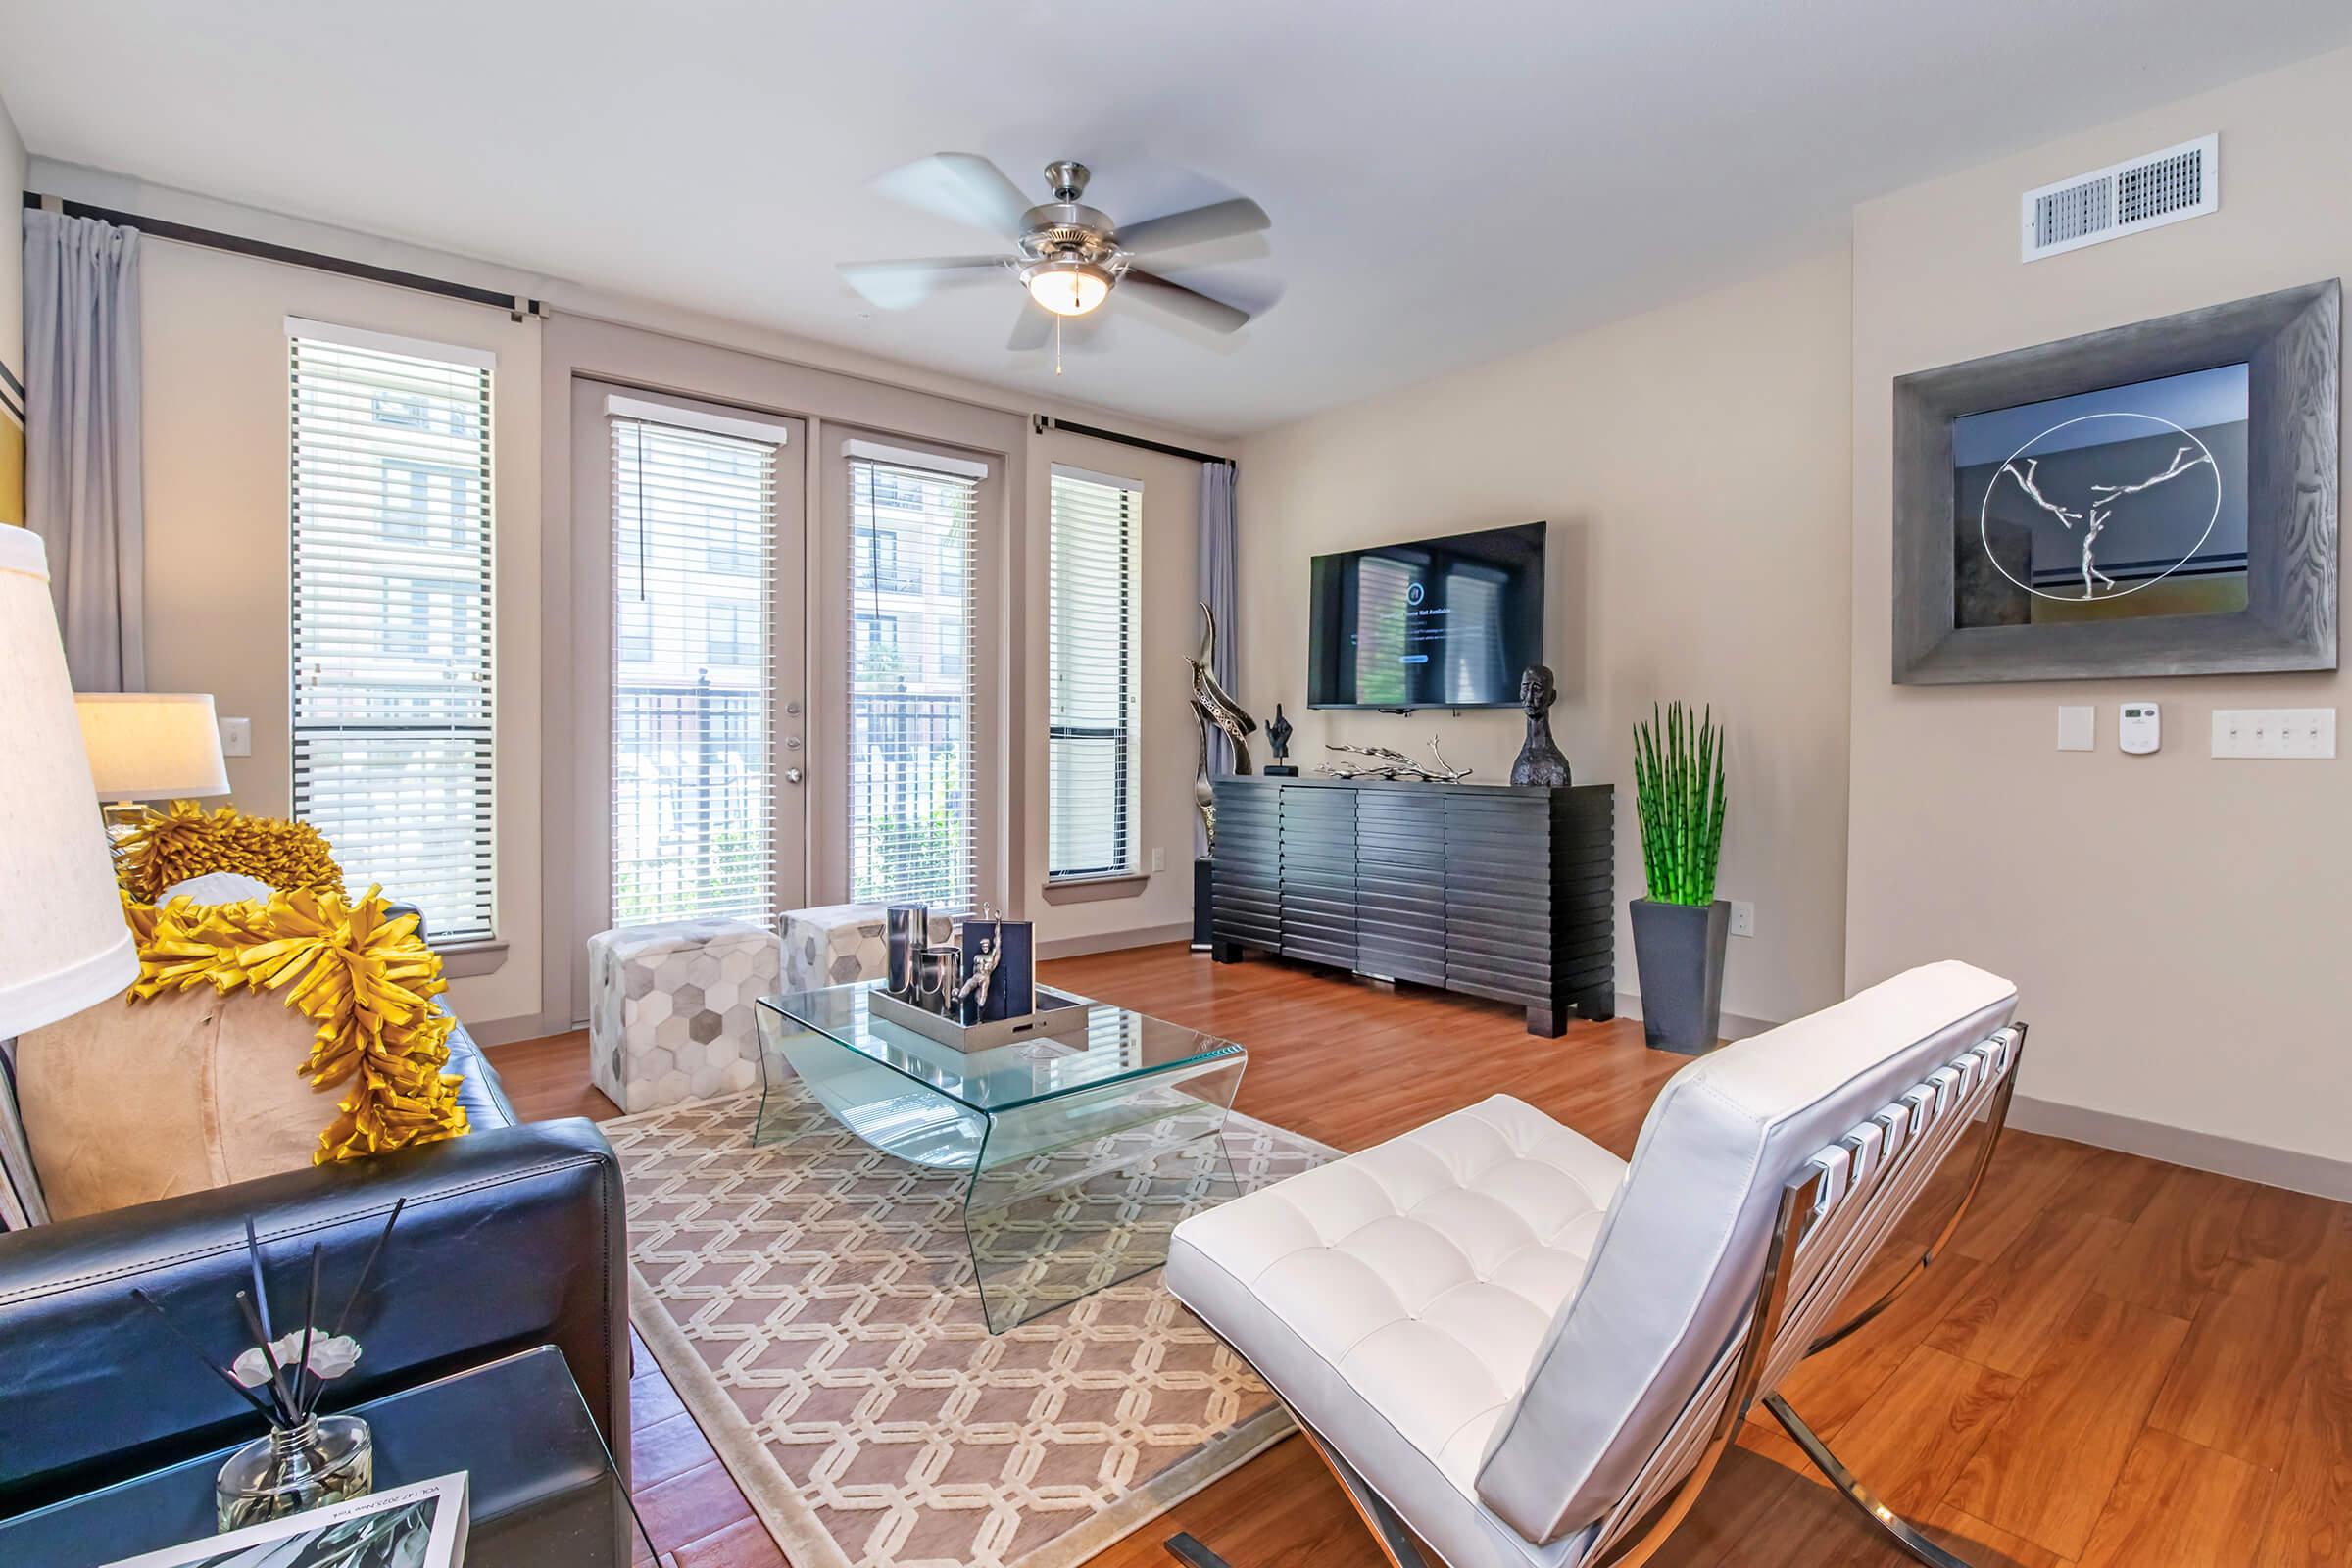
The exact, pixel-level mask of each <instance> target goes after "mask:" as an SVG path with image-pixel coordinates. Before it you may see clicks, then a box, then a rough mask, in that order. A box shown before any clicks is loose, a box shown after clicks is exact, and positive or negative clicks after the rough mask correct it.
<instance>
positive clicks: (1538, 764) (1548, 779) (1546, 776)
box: [1511, 664, 1568, 785]
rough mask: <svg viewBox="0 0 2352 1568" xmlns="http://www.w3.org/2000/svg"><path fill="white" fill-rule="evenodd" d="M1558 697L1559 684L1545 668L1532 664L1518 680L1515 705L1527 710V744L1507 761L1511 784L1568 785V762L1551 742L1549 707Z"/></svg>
mask: <svg viewBox="0 0 2352 1568" xmlns="http://www.w3.org/2000/svg"><path fill="white" fill-rule="evenodd" d="M1558 695H1559V685H1558V683H1557V682H1555V681H1554V680H1553V679H1552V678H1551V670H1550V667H1549V666H1547V665H1544V664H1532V665H1530V666H1529V667H1528V669H1527V671H1526V672H1525V673H1524V674H1522V675H1521V676H1520V677H1519V706H1520V707H1521V708H1524V709H1525V710H1527V742H1526V744H1525V745H1523V746H1521V747H1520V748H1519V756H1518V757H1517V758H1516V759H1515V760H1513V761H1512V762H1511V782H1512V783H1514V784H1551V785H1562V784H1566V783H1567V782H1568V759H1567V758H1565V757H1562V756H1561V755H1560V749H1559V747H1557V746H1555V745H1553V744H1552V739H1551V705H1552V700H1553V699H1554V698H1556V697H1557V696H1558Z"/></svg>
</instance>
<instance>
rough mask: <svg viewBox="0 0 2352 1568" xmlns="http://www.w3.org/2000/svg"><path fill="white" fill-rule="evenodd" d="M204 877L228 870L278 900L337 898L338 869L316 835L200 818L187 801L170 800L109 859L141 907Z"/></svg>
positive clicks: (251, 820) (229, 815)
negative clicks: (309, 895) (296, 894)
mask: <svg viewBox="0 0 2352 1568" xmlns="http://www.w3.org/2000/svg"><path fill="white" fill-rule="evenodd" d="M211 871H234V872H237V873H238V874H240V875H243V876H250V877H253V878H256V879H257V880H259V881H263V882H267V883H269V884H270V886H271V887H273V888H276V889H278V890H279V891H280V892H285V893H291V892H293V891H295V890H296V889H298V888H313V889H317V890H319V891H320V892H331V893H337V894H339V893H341V892H342V891H343V871H342V868H341V867H340V866H338V865H336V864H335V857H334V852H333V850H332V849H331V848H330V847H329V846H328V844H327V842H326V838H325V835H323V834H321V833H320V832H319V830H318V829H317V828H315V827H313V826H311V825H310V824H309V823H308V822H288V821H284V820H282V819H280V818H278V817H274V816H247V815H246V814H245V813H244V812H242V811H240V810H238V809H236V808H235V807H233V806H223V807H221V808H219V809H215V810H212V811H206V810H205V809H203V808H202V807H200V806H198V805H197V804H196V803H195V802H194V801H173V802H172V805H171V806H170V807H169V808H168V809H165V810H163V811H161V812H158V813H157V814H156V815H154V816H151V817H149V818H148V819H147V820H146V821H145V822H144V823H142V824H141V825H140V826H139V827H138V829H137V830H136V831H135V832H133V833H132V834H131V835H130V836H129V837H128V838H126V839H124V840H123V844H122V847H121V848H120V849H119V850H118V851H117V853H116V858H115V878H116V880H117V881H119V882H121V883H122V885H123V893H124V894H125V895H126V896H127V897H129V898H131V899H134V900H136V901H137V902H138V903H140V904H153V903H154V902H155V901H156V900H157V899H158V898H160V897H162V896H163V893H164V890H165V889H166V888H169V887H172V885H174V884H175V883H180V882H185V881H187V880H188V879H189V878H190V877H197V876H203V875H205V874H206V873H207V872H211Z"/></svg>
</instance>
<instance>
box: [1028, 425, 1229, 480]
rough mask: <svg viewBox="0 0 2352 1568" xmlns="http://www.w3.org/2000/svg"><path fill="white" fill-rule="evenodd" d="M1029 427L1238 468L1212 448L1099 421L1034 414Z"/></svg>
mask: <svg viewBox="0 0 2352 1568" xmlns="http://www.w3.org/2000/svg"><path fill="white" fill-rule="evenodd" d="M1030 419H1031V420H1032V421H1033V422H1032V424H1031V426H1030V428H1031V429H1033V430H1034V431H1035V432H1036V433H1037V434H1039V435H1044V434H1045V433H1046V432H1047V431H1048V430H1067V431H1068V432H1069V433H1070V434H1072V435H1086V436H1093V437H1094V438H1095V439H1096V440H1098V441H1115V442H1117V443H1118V444H1119V445H1120V446H1123V447H1141V448H1143V449H1144V450H1145V451H1146V452H1158V453H1164V454H1165V455H1167V456H1168V457H1171V458H1190V459H1192V460H1193V461H1194V462H1195V463H1222V464H1224V465H1225V466H1227V467H1229V468H1235V469H1238V468H1240V467H1241V465H1240V464H1239V463H1236V462H1235V461H1234V460H1233V459H1231V458H1228V457H1224V456H1221V455H1220V454H1218V453H1214V452H1195V451H1194V450H1193V449H1192V448H1191V447H1175V446H1170V445H1168V443H1167V442H1165V441H1153V440H1150V439H1148V438H1147V437H1144V436H1140V435H1126V434H1123V433H1121V432H1120V431H1117V430H1105V429H1103V428H1101V427H1100V426H1098V425H1092V424H1079V423H1076V422H1074V421H1072V420H1069V419H1056V418H1055V417H1054V416H1052V415H1051V414H1033V415H1031V416H1030Z"/></svg>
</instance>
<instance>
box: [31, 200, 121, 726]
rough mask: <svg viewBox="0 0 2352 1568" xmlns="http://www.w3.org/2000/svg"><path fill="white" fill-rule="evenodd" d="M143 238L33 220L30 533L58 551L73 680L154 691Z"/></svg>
mask: <svg viewBox="0 0 2352 1568" xmlns="http://www.w3.org/2000/svg"><path fill="white" fill-rule="evenodd" d="M141 390H142V388H141V382H140V374H139V231H138V230H137V229H135V228H117V227H116V226H115V225H114V224H112V223H104V222H100V221H98V220H96V219H93V218H67V217H65V216H63V215H62V214H58V213H45V212H39V211H27V212H26V213H25V521H26V522H28V523H30V524H31V526H32V531H33V532H35V533H37V534H39V535H40V536H41V538H42V540H43V541H44V542H45V543H46V544H47V546H48V550H49V589H50V593H51V594H52V596H53V597H54V598H55V599H56V601H57V618H58V624H59V625H60V626H62V627H63V628H64V630H65V637H66V667H67V668H68V669H69V670H71V671H72V672H73V688H74V690H76V691H84V692H123V691H129V692H135V691H142V690H144V689H145V688H146V685H147V652H146V644H145V635H144V626H145V607H144V595H143V588H142V581H143V577H144V574H145V571H146V554H147V521H146V511H145V505H144V500H143V497H142V495H141V489H140V477H139V475H140V435H139V400H140V394H141Z"/></svg>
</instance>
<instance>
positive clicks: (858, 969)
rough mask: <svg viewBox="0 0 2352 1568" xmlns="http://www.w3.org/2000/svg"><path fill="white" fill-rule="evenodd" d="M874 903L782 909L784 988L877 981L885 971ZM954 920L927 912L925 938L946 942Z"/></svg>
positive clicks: (885, 948)
mask: <svg viewBox="0 0 2352 1568" xmlns="http://www.w3.org/2000/svg"><path fill="white" fill-rule="evenodd" d="M882 914H883V907H882V906H881V905H879V904H824V905H819V906H818V907H815V908H813V909H788V910H786V911H785V913H784V922H783V923H784V989H785V990H786V991H815V990H818V989H819V988H821V987H824V986H846V985H848V984H849V983H850V982H851V981H853V980H880V979H884V978H886V977H887V976H888V974H889V970H890V949H889V945H888V944H887V943H886V942H885V941H884V940H883V932H882ZM955 934H956V925H955V922H954V921H952V920H950V919H949V918H948V917H947V916H946V915H944V914H936V913H935V914H933V915H932V916H931V940H932V941H933V942H934V943H942V942H946V941H948V940H949V939H950V938H951V937H953V936H954V935H955Z"/></svg>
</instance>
